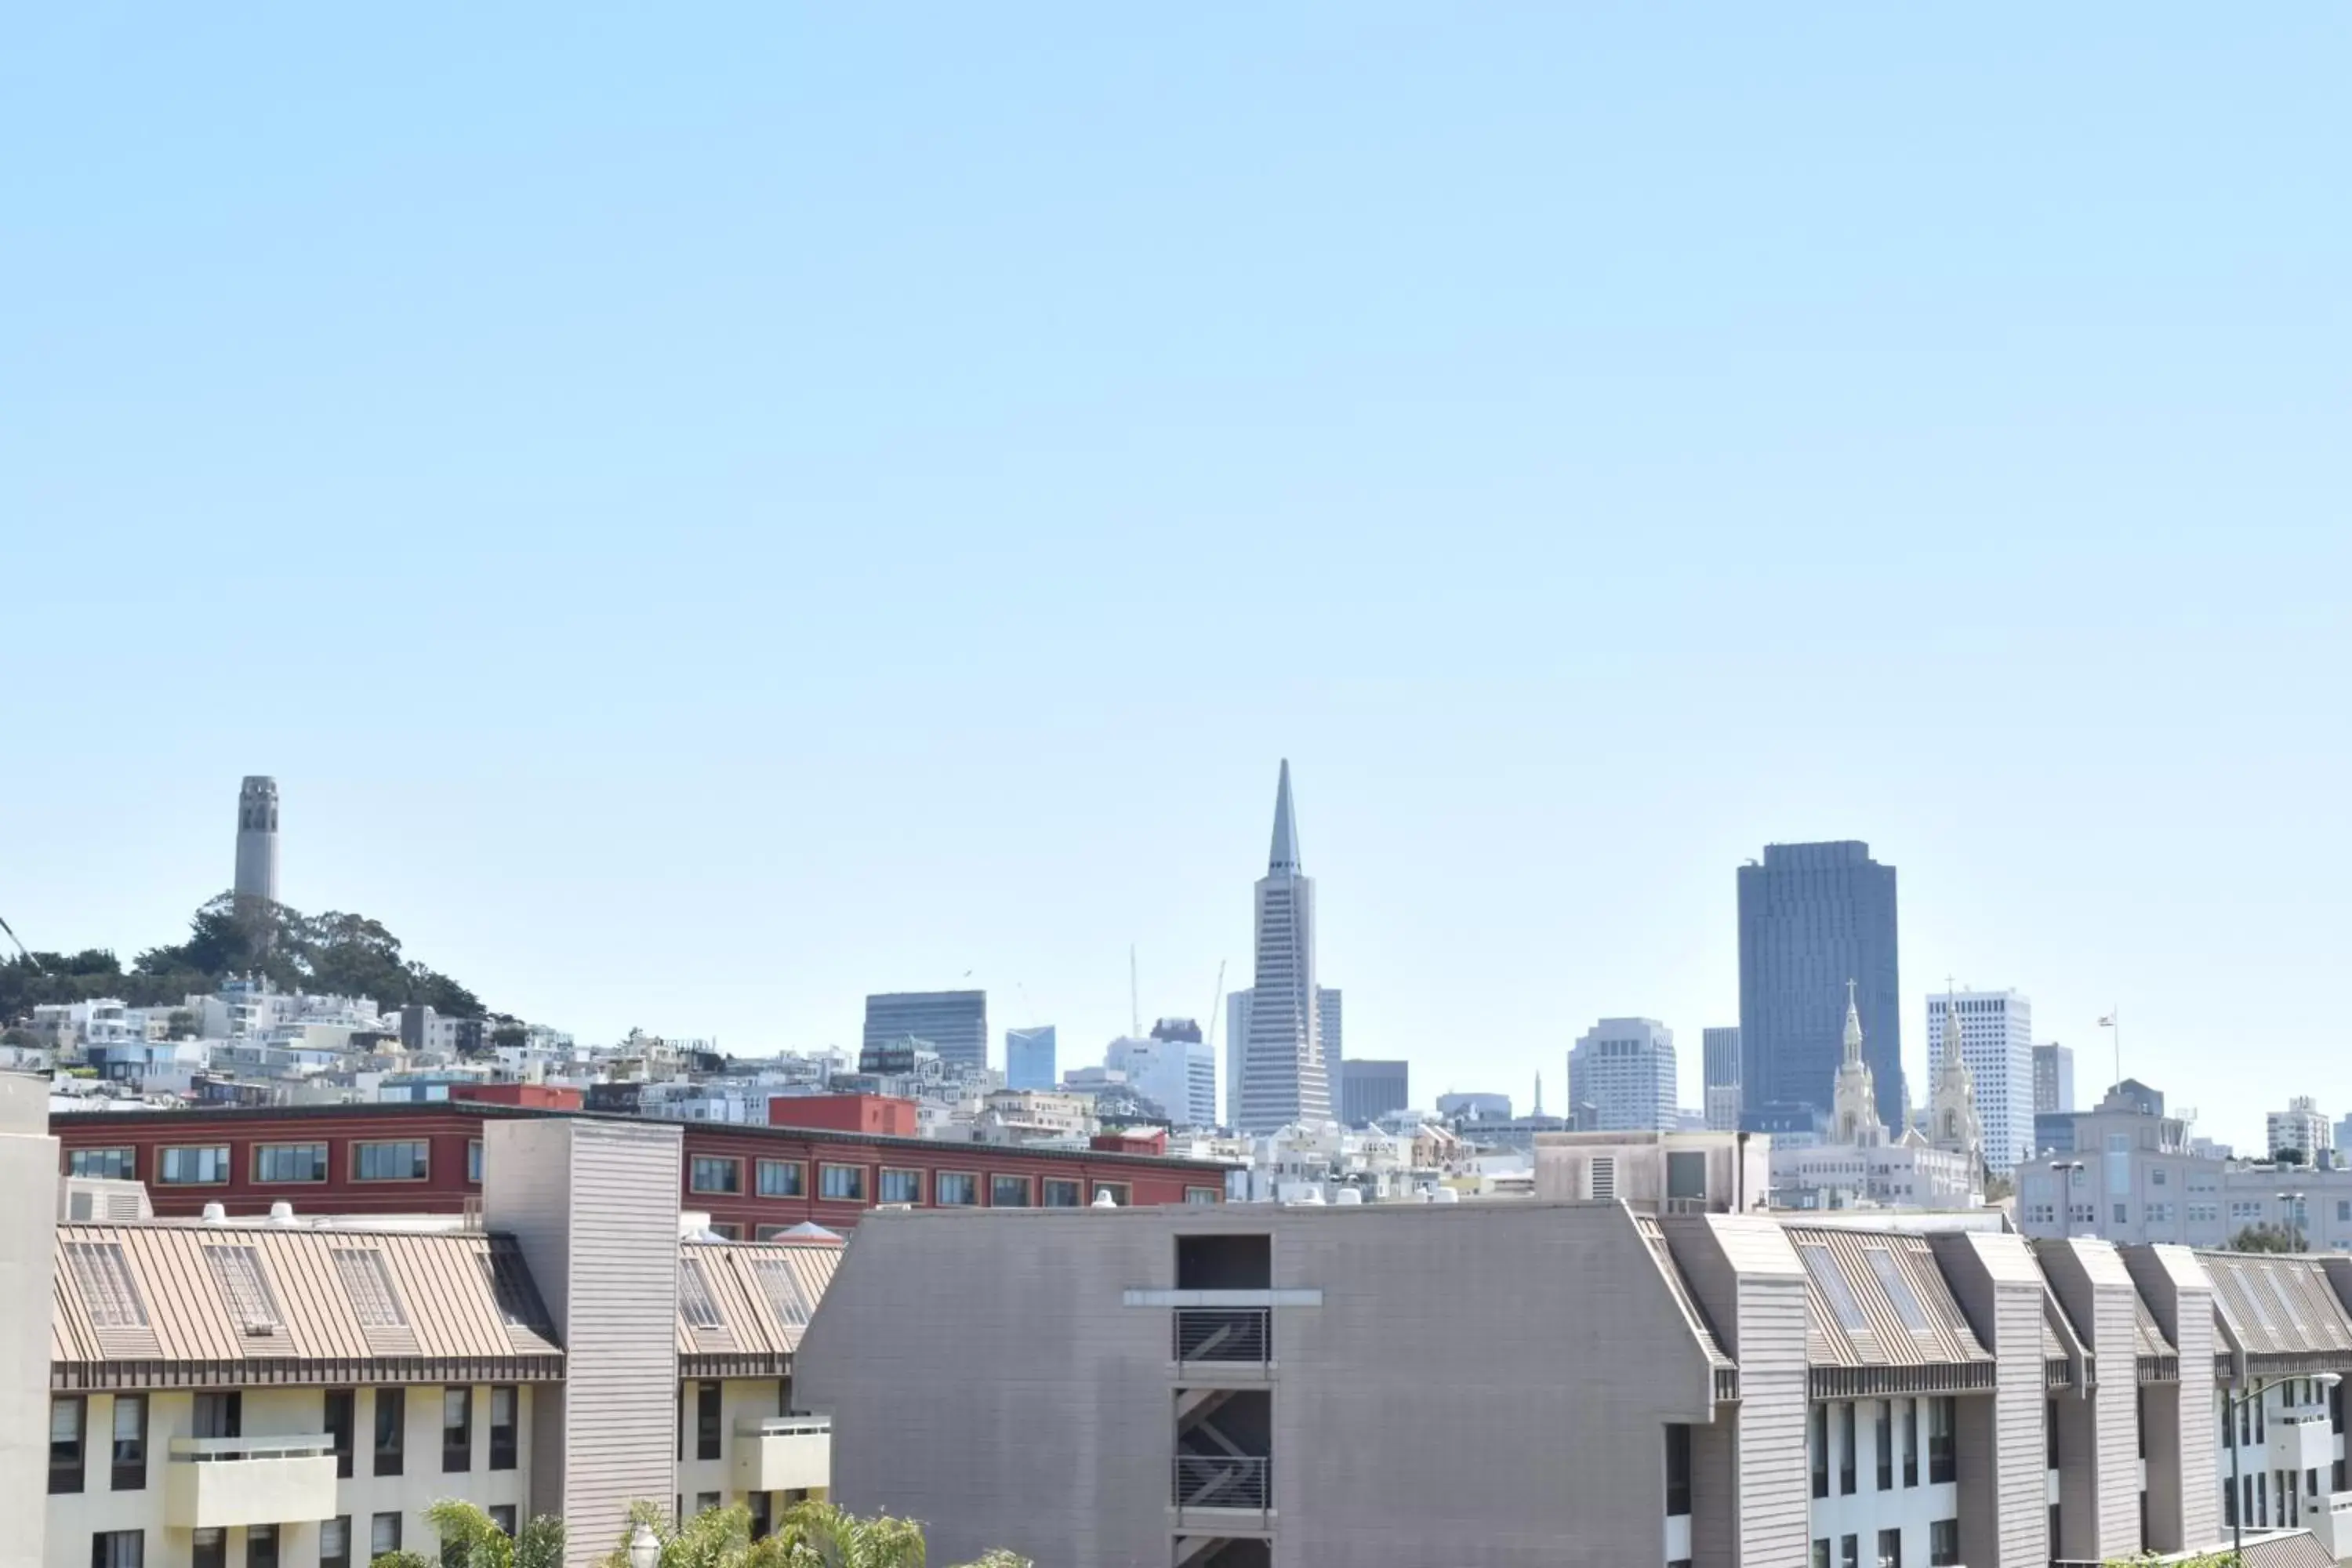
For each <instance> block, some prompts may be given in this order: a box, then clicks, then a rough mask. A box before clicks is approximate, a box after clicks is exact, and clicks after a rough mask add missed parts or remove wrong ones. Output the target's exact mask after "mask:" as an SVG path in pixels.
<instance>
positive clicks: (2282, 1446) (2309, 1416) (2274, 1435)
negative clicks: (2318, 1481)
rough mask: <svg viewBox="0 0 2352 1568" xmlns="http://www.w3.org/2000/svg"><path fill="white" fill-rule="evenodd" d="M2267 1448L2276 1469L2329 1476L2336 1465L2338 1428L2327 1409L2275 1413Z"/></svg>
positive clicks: (2271, 1464) (2271, 1463) (2298, 1473)
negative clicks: (2312, 1472)
mask: <svg viewBox="0 0 2352 1568" xmlns="http://www.w3.org/2000/svg"><path fill="white" fill-rule="evenodd" d="M2267 1447H2268V1448H2269V1450H2270V1468H2273V1469H2274V1470H2293V1471H2294V1473H2295V1474H2297V1475H2301V1474H2302V1473H2303V1472H2304V1471H2305V1470H2317V1471H2318V1472H2319V1473H2320V1474H2321V1475H2323V1476H2325V1475H2328V1474H2331V1473H2333V1471H2334V1470H2335V1468H2336V1430H2335V1428H2334V1427H2333V1426H2329V1425H2328V1420H2327V1412H2326V1410H2324V1409H2323V1410H2311V1411H2305V1412H2301V1413H2297V1414H2293V1415H2273V1416H2272V1417H2271V1418H2270V1442H2269V1444H2268V1445H2267Z"/></svg>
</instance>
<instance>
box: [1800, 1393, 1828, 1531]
mask: <svg viewBox="0 0 2352 1568" xmlns="http://www.w3.org/2000/svg"><path fill="white" fill-rule="evenodd" d="M1805 1450H1806V1453H1807V1455H1808V1457H1809V1458H1810V1459H1811V1465H1812V1472H1813V1495H1814V1496H1815V1497H1827V1496H1829V1495H1830V1407H1829V1406H1828V1405H1814V1406H1813V1408H1812V1412H1811V1418H1810V1419H1809V1420H1808V1421H1807V1422H1806V1424H1805ZM1828 1550H1829V1543H1828V1542H1822V1551H1823V1552H1827V1551H1828Z"/></svg>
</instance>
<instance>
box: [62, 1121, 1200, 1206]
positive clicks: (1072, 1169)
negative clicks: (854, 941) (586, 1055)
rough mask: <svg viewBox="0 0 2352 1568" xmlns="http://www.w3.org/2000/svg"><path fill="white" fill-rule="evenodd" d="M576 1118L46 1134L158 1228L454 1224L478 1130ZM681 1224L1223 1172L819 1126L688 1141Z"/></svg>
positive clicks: (1174, 1184) (1184, 1188)
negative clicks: (213, 1214)
mask: <svg viewBox="0 0 2352 1568" xmlns="http://www.w3.org/2000/svg"><path fill="white" fill-rule="evenodd" d="M564 1114H580V1113H577V1112H571V1113H567V1112H564V1111H561V1110H537V1109H532V1108H529V1107H524V1106H511V1105H499V1104H486V1103H482V1102H479V1101H474V1102H463V1101H454V1100H445V1101H437V1102H433V1103H427V1104H394V1105H325V1106H318V1105H311V1106H265V1107H253V1108H234V1109H232V1108H198V1109H189V1110H104V1111H74V1112H65V1113H60V1114H58V1115H55V1116H52V1117H50V1118H49V1131H51V1132H52V1133H54V1134H55V1135H56V1136H57V1138H58V1142H60V1143H61V1144H62V1145H63V1146H64V1152H63V1155H62V1158H63V1160H64V1163H65V1168H66V1171H67V1173H68V1174H72V1175H90V1176H115V1177H121V1178H123V1179H127V1180H131V1181H138V1182H143V1183H145V1184H147V1190H148V1192H149V1193H150V1194H152V1198H153V1201H154V1205H155V1212H156V1213H157V1214H158V1215H194V1214H200V1213H202V1212H203V1210H204V1206H205V1205H206V1204H208V1203H216V1204H219V1205H222V1207H223V1208H224V1209H226V1211H227V1212H228V1213H229V1214H231V1215H254V1214H266V1213H268V1209H269V1205H271V1204H273V1203H277V1202H280V1201H283V1202H288V1203H291V1204H292V1205H294V1209H295V1212H296V1213H298V1214H305V1213H307V1214H341V1215H365V1214H455V1213H459V1212H462V1211H463V1210H464V1208H465V1206H466V1202H467V1199H468V1198H470V1197H473V1196H475V1195H477V1194H479V1193H480V1192H481V1190H482V1182H481V1175H482V1172H481V1160H482V1135H481V1128H482V1123H483V1122H485V1121H489V1120H491V1119H494V1118H499V1117H520V1116H551V1115H564ZM677 1126H678V1127H679V1128H680V1130H681V1131H682V1132H683V1134H684V1137H685V1149H684V1152H683V1157H682V1160H681V1165H682V1169H681V1170H680V1172H679V1174H678V1183H679V1192H678V1204H679V1206H680V1207H681V1208H688V1209H696V1210H701V1211H707V1212H708V1213H709V1215H710V1217H711V1223H712V1225H713V1226H714V1227H715V1228H717V1229H718V1230H719V1231H720V1232H721V1233H722V1234H724V1235H729V1236H734V1237H741V1238H743V1239H745V1240H756V1239H758V1238H759V1237H761V1235H762V1233H767V1234H772V1233H773V1232H775V1231H778V1230H782V1229H786V1228H789V1227H790V1226H794V1225H798V1224H801V1223H803V1221H811V1220H813V1221H814V1222H815V1223H816V1224H818V1225H821V1226H825V1227H826V1228H827V1229H830V1230H845V1229H847V1228H849V1227H850V1226H855V1225H856V1223H857V1222H858V1220H859V1219H860V1218H861V1217H862V1216H863V1215H864V1214H865V1212H866V1210H867V1209H870V1208H872V1207H874V1206H875V1205H877V1204H908V1205H916V1206H919V1207H924V1208H931V1207H958V1206H971V1207H981V1208H987V1207H996V1208H1036V1207H1045V1208H1059V1207H1073V1208H1075V1207H1081V1206H1084V1205H1087V1204H1089V1203H1091V1202H1093V1201H1094V1199H1095V1196H1096V1194H1099V1193H1103V1192H1108V1193H1109V1194H1111V1197H1112V1199H1113V1200H1114V1201H1116V1202H1118V1203H1121V1204H1132V1205H1147V1206H1149V1205H1161V1204H1183V1203H1196V1204H1197V1203H1222V1202H1223V1200H1224V1194H1225V1169H1226V1168H1225V1167H1224V1166H1223V1165H1220V1164H1216V1163H1212V1162H1208V1161H1202V1160H1181V1159H1168V1158H1165V1157H1157V1156H1147V1155H1141V1154H1126V1153H1115V1152H1105V1151H1100V1150H1083V1151H1066V1150H1046V1149H1008V1148H999V1147H996V1146H994V1145H991V1144H986V1143H949V1142H940V1141H938V1140H935V1139H929V1138H894V1137H888V1136H885V1135H882V1134H878V1133H872V1132H849V1131H827V1130H824V1129H821V1128H810V1127H737V1126H728V1125H723V1124H714V1123H709V1122H692V1121H689V1122H681V1123H677Z"/></svg>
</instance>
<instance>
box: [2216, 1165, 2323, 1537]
mask: <svg viewBox="0 0 2352 1568" xmlns="http://www.w3.org/2000/svg"><path fill="white" fill-rule="evenodd" d="M2279 1195H2280V1196H2281V1197H2284V1196H2285V1195H2286V1194H2284V1193H2282V1194H2279ZM2311 1381H2312V1382H2313V1383H2315V1384H2318V1385H2319V1386H2320V1387H2321V1388H2323V1389H2326V1388H2334V1387H2335V1386H2336V1384H2339V1383H2341V1382H2343V1381H2344V1380H2343V1378H2341V1377H2339V1376H2337V1375H2336V1373H2332V1372H2323V1373H2319V1374H2318V1375H2317V1376H2315V1377H2314V1378H2313V1379H2312V1380H2311ZM2292 1382H2294V1378H2292V1377H2273V1378H2267V1379H2265V1380H2264V1381H2263V1382H2261V1383H2257V1384H2252V1386H2250V1387H2246V1388H2241V1389H2240V1390H2238V1392H2237V1393H2236V1394H2231V1392H2230V1391H2229V1389H2227V1388H2224V1389H2222V1390H2221V1430H2222V1431H2224V1432H2226V1433H2228V1434H2229V1436H2230V1555H2231V1557H2232V1558H2234V1559H2236V1560H2237V1561H2238V1562H2240V1563H2243V1562H2244V1561H2245V1560H2246V1488H2245V1484H2244V1478H2243V1477H2242V1475H2241V1474H2240V1468H2239V1464H2238V1455H2239V1453H2240V1452H2241V1451H2242V1449H2243V1448H2244V1447H2245V1446H2246V1435H2245V1433H2243V1432H2242V1431H2240V1430H2239V1429H2238V1421H2239V1417H2240V1415H2241V1413H2242V1412H2243V1411H2244V1409H2245V1405H2246V1401H2247V1400H2249V1399H2260V1398H2261V1397H2262V1396H2263V1394H2268V1393H2269V1392H2270V1391H2271V1390H2272V1389H2273V1388H2276V1387H2277V1386H2278V1385H2279V1384H2282V1383H2292Z"/></svg>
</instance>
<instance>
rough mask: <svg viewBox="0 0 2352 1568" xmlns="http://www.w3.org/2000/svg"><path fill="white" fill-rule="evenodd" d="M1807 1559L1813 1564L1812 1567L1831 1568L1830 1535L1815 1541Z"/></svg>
mask: <svg viewBox="0 0 2352 1568" xmlns="http://www.w3.org/2000/svg"><path fill="white" fill-rule="evenodd" d="M1806 1561H1807V1562H1808V1563H1811V1565H1812V1568H1830V1543H1829V1538H1828V1537H1826V1536H1824V1537H1822V1539H1821V1540H1819V1541H1816V1542H1813V1549H1812V1551H1811V1552H1810V1553H1808V1554H1807V1557H1806Z"/></svg>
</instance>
